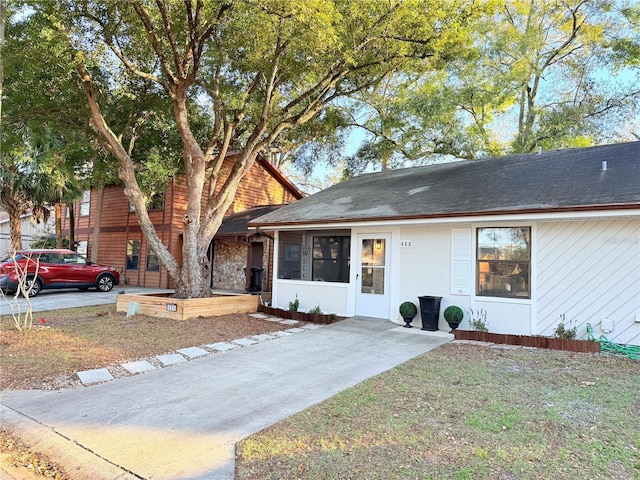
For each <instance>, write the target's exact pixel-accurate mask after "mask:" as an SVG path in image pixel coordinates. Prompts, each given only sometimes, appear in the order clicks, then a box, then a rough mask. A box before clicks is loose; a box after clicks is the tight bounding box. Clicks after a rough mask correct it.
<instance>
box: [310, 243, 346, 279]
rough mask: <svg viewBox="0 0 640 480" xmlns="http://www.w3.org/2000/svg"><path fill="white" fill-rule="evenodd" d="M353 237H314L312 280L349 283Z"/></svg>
mask: <svg viewBox="0 0 640 480" xmlns="http://www.w3.org/2000/svg"><path fill="white" fill-rule="evenodd" d="M350 251H351V237H342V236H330V237H313V261H312V267H311V272H312V274H311V277H312V280H317V281H324V282H342V283H348V282H349V260H350V258H349V254H350Z"/></svg>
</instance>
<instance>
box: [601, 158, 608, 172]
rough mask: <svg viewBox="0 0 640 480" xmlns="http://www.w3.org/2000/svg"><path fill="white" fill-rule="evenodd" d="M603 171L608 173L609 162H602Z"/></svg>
mask: <svg viewBox="0 0 640 480" xmlns="http://www.w3.org/2000/svg"><path fill="white" fill-rule="evenodd" d="M602 171H603V172H606V171H607V161H606V160H603V161H602Z"/></svg>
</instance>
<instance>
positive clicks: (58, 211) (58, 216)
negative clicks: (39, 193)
mask: <svg viewBox="0 0 640 480" xmlns="http://www.w3.org/2000/svg"><path fill="white" fill-rule="evenodd" d="M53 211H54V214H55V224H56V248H62V247H63V245H62V204H61V203H60V202H56V203H55V204H54V206H53Z"/></svg>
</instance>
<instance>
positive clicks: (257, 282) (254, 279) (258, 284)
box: [249, 267, 264, 292]
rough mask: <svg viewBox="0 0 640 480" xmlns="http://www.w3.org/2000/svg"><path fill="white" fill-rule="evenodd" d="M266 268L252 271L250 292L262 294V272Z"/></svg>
mask: <svg viewBox="0 0 640 480" xmlns="http://www.w3.org/2000/svg"><path fill="white" fill-rule="evenodd" d="M263 271H264V268H255V267H253V268H252V269H251V284H250V285H249V291H250V292H261V291H262V272H263Z"/></svg>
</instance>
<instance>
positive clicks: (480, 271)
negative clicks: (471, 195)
mask: <svg viewBox="0 0 640 480" xmlns="http://www.w3.org/2000/svg"><path fill="white" fill-rule="evenodd" d="M475 230H476V232H475V236H476V239H475V240H476V248H475V252H474V256H475V270H476V274H475V277H476V278H475V294H476V296H477V297H483V298H486V297H493V298H504V299H512V300H530V299H531V290H532V289H531V278H532V274H531V268H532V248H531V238H532V237H531V232H532V230H533V228H532V226H531V225H516V226H486V227H478V228H476V229H475ZM484 230H511V231H512V232H511V233H509V232H507V233H506V235H512V239H513V238H515V235H516V234H515V231H516V230H520V232H521V233H520V234H521V235H522V244H519V245H515V246H514V244H513V243H512V244H510V245H506V244H505V245H504V247H498V246H497V243H495V244H494V246H493V247H491V246H487V245H486V244H485V243H481V240H480V236H481V234H482V232H483V231H484ZM496 238H498V237H497V236H496ZM500 238H501V239H503V238H504V237H503V236H500ZM496 241H497V240H496ZM523 246H524V247H525V249H524V253H525V254H526V255H525V256H526V257H527V258H497V259H494V258H481V257H482V256H483V249H484V250H487V249H490V248H494V249H495V250H496V252H497V255H498V257H500V256H501V253H500V252H499V250H500V249H502V248H505V249H507V250H506V251H507V252H509V253H511V254H514V252H515V254H516V255H517V254H521V253H522V247H523ZM518 249H520V250H521V251H520V252H518ZM485 255H486V252H485ZM482 276H484V278H482ZM488 283H489V284H491V285H493V288H488V289H487V288H486V287H484V285H486V284H488ZM496 285H499V286H498V287H496Z"/></svg>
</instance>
